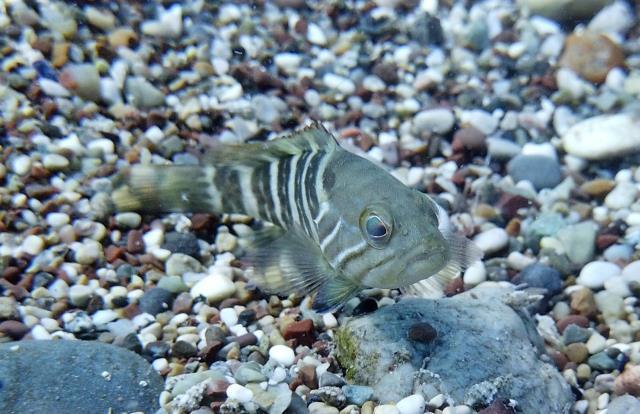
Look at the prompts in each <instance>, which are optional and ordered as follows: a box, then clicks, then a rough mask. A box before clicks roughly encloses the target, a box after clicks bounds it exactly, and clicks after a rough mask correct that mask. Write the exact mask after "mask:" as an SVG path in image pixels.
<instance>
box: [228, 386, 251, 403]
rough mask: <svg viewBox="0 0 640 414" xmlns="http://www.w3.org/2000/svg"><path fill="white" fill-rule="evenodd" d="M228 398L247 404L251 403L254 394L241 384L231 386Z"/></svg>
mask: <svg viewBox="0 0 640 414" xmlns="http://www.w3.org/2000/svg"><path fill="white" fill-rule="evenodd" d="M227 397H229V398H231V399H233V400H236V401H238V402H239V403H242V404H245V403H248V402H251V399H252V398H253V392H252V391H251V390H250V389H248V388H246V387H243V386H242V385H240V384H231V385H229V387H228V388H227Z"/></svg>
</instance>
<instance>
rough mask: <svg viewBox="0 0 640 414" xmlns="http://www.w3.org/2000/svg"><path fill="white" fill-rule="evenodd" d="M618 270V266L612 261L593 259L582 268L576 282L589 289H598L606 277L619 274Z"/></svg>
mask: <svg viewBox="0 0 640 414" xmlns="http://www.w3.org/2000/svg"><path fill="white" fill-rule="evenodd" d="M620 272H621V269H620V267H619V266H617V265H615V264H613V263H609V262H604V261H595V262H591V263H587V264H586V265H585V266H584V267H583V268H582V270H581V271H580V275H579V276H578V278H577V279H576V283H578V284H579V285H582V286H585V287H588V288H590V289H600V288H602V287H603V286H604V283H605V282H606V281H607V280H608V279H610V278H612V277H616V276H618V275H620Z"/></svg>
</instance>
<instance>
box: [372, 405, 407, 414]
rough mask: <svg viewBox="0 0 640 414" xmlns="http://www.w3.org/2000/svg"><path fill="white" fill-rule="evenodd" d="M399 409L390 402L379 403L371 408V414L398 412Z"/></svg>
mask: <svg viewBox="0 0 640 414" xmlns="http://www.w3.org/2000/svg"><path fill="white" fill-rule="evenodd" d="M399 413H400V411H398V409H397V408H396V406H395V405H391V404H381V405H378V406H377V407H376V408H374V409H373V414H399Z"/></svg>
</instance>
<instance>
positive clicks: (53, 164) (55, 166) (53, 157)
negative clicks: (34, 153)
mask: <svg viewBox="0 0 640 414" xmlns="http://www.w3.org/2000/svg"><path fill="white" fill-rule="evenodd" d="M42 165H44V168H46V169H47V170H49V171H62V170H64V169H65V168H67V167H68V166H69V160H68V159H66V158H65V157H63V156H62V155H60V154H45V156H44V157H42Z"/></svg>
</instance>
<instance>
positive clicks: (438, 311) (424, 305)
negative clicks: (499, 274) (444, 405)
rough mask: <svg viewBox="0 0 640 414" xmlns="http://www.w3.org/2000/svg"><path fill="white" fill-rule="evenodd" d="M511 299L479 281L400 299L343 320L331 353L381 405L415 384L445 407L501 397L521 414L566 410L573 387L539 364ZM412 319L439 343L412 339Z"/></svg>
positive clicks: (532, 331) (534, 343) (531, 333)
mask: <svg viewBox="0 0 640 414" xmlns="http://www.w3.org/2000/svg"><path fill="white" fill-rule="evenodd" d="M512 294H513V291H512V290H511V289H508V288H504V287H500V285H498V284H496V283H492V282H485V283H483V284H481V285H480V286H478V287H476V288H474V289H471V290H469V291H467V292H464V293H462V294H459V295H456V296H454V297H451V298H442V299H436V300H432V299H405V300H402V301H401V302H399V303H397V304H395V305H390V306H385V307H383V308H381V309H379V310H378V311H376V312H374V313H371V314H368V315H365V316H362V317H358V318H353V319H350V320H349V321H347V322H346V323H345V324H344V325H343V326H342V327H341V328H340V329H338V331H337V332H336V336H335V339H336V345H337V349H336V356H337V358H338V361H339V362H340V364H341V366H342V367H343V369H344V371H345V374H346V377H347V380H349V381H352V382H353V383H356V384H361V385H368V386H370V387H372V388H373V389H374V395H373V399H377V400H378V401H380V402H381V403H383V404H385V403H389V402H393V401H399V400H400V399H402V398H404V397H406V396H407V395H409V394H412V393H414V392H415V390H416V387H418V389H423V390H427V389H431V388H436V389H438V390H446V393H447V395H448V398H450V401H449V403H450V404H451V405H458V404H465V405H469V406H486V405H488V404H490V403H491V402H492V401H493V400H495V399H503V398H506V399H512V400H515V401H517V404H518V407H519V408H520V409H521V410H522V412H525V413H528V412H531V413H533V412H549V413H563V414H564V413H569V411H570V408H571V406H572V404H573V401H574V396H573V394H572V392H571V387H570V386H569V384H567V382H566V381H565V380H564V378H563V377H562V375H561V374H560V373H559V372H558V370H557V368H556V367H555V366H553V365H552V364H550V363H549V362H545V361H548V359H545V358H543V355H544V352H545V351H544V341H543V340H542V338H541V337H540V335H539V334H538V332H537V330H536V326H535V323H533V321H532V320H531V318H530V316H529V315H528V313H527V312H526V311H525V310H523V309H515V308H513V307H512V306H509V305H508V304H507V303H512V299H510V298H512V296H511V295H512ZM418 322H422V323H425V322H426V323H428V324H429V325H431V326H433V328H434V329H435V330H436V332H438V337H437V339H436V340H435V341H430V342H419V341H412V340H411V339H410V338H409V337H408V332H409V329H410V328H411V326H413V325H415V324H416V323H418ZM487 392H489V394H490V395H489V394H487Z"/></svg>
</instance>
